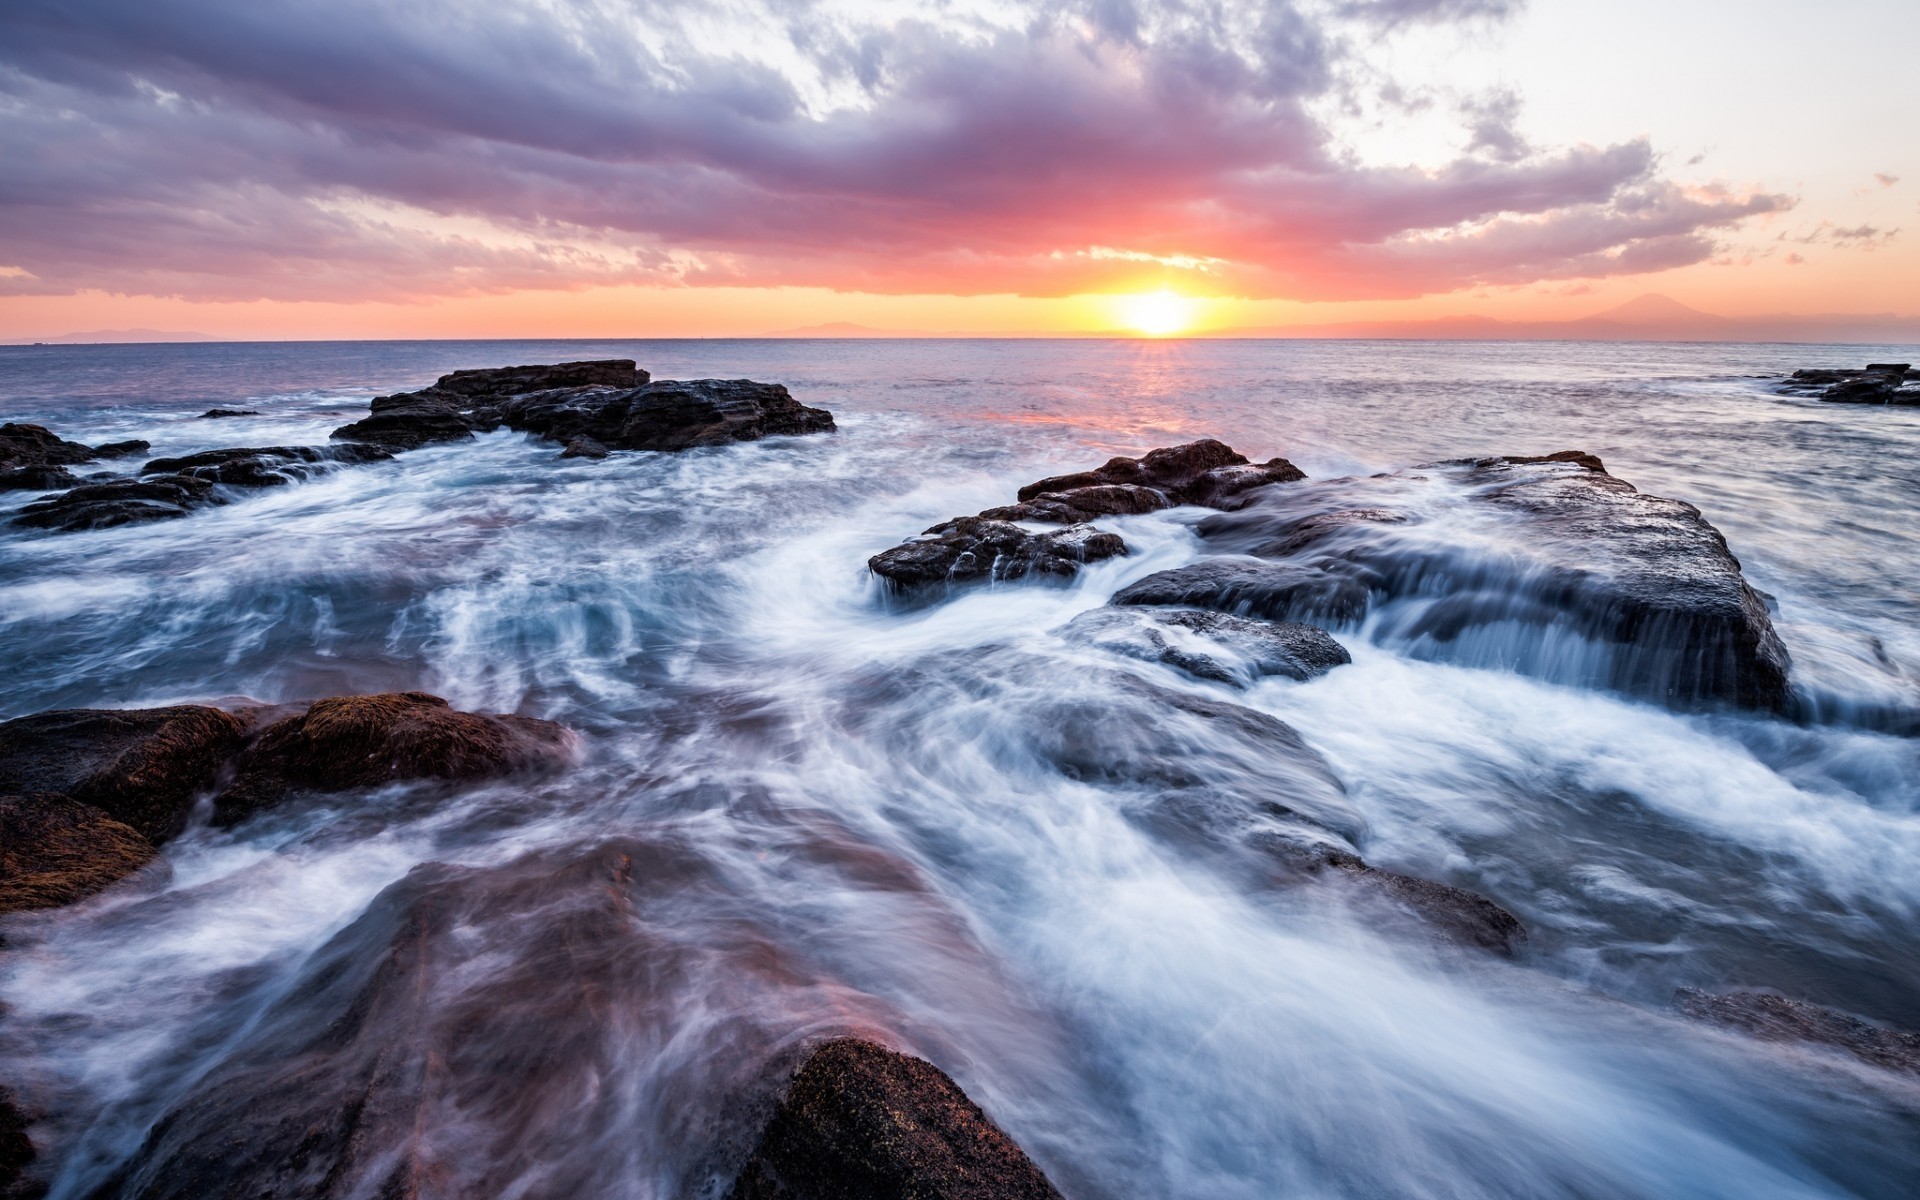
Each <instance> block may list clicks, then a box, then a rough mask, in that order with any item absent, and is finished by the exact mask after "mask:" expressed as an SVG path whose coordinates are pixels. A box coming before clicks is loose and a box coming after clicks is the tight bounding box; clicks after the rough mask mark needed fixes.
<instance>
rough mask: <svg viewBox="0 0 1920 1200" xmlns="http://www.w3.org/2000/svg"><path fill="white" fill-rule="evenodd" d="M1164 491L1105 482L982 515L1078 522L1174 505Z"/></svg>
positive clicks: (1048, 494)
mask: <svg viewBox="0 0 1920 1200" xmlns="http://www.w3.org/2000/svg"><path fill="white" fill-rule="evenodd" d="M1172 503H1173V502H1172V501H1170V500H1168V499H1167V497H1166V495H1165V493H1163V492H1160V491H1157V490H1155V489H1154V488H1150V487H1141V486H1140V485H1138V484H1132V483H1103V484H1097V485H1095V486H1092V487H1082V488H1071V489H1069V490H1067V491H1064V492H1049V493H1047V494H1046V495H1043V496H1039V497H1036V498H1035V499H1032V500H1022V501H1021V502H1020V503H1018V504H1006V505H1002V506H1001V507H999V508H989V509H987V510H986V511H984V512H982V513H981V514H980V515H981V516H982V517H985V518H987V519H988V520H991V521H1036V522H1039V523H1042V524H1047V525H1078V524H1080V523H1082V522H1084V521H1091V520H1094V519H1095V518H1098V517H1117V516H1128V515H1132V514H1135V513H1150V512H1158V511H1159V510H1160V509H1163V508H1169V507H1171V506H1172Z"/></svg>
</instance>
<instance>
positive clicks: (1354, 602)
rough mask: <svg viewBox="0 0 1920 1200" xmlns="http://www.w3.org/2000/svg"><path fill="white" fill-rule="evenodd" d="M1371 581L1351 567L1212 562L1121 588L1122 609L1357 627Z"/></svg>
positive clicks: (1118, 602)
mask: <svg viewBox="0 0 1920 1200" xmlns="http://www.w3.org/2000/svg"><path fill="white" fill-rule="evenodd" d="M1369 583H1370V576H1369V575H1368V573H1366V572H1364V571H1362V570H1360V569H1359V568H1357V567H1355V566H1353V565H1351V564H1341V563H1332V564H1307V563H1289V562H1269V561H1267V560H1265V559H1258V558H1228V557H1219V558H1206V559H1202V560H1200V561H1199V562H1197V563H1191V564H1189V565H1187V566H1184V567H1175V568H1173V569H1172V570H1167V571H1159V572H1156V573H1155V574H1152V575H1149V576H1147V577H1146V578H1145V579H1141V580H1138V581H1136V582H1134V583H1131V584H1128V585H1127V586H1126V587H1124V588H1121V589H1120V591H1119V592H1117V593H1115V594H1114V597H1113V603H1114V604H1116V605H1122V606H1127V605H1167V606H1178V607H1190V608H1209V609H1215V610H1217V611H1220V612H1225V613H1235V614H1239V615H1242V616H1251V617H1264V618H1265V619H1267V620H1269V621H1299V622H1305V623H1307V624H1314V625H1334V626H1340V625H1353V624H1357V623H1358V622H1359V620H1360V618H1361V617H1363V616H1365V615H1366V612H1367V602H1368V595H1369Z"/></svg>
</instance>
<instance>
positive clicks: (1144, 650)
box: [1058, 608, 1353, 687]
mask: <svg viewBox="0 0 1920 1200" xmlns="http://www.w3.org/2000/svg"><path fill="white" fill-rule="evenodd" d="M1058 632H1059V634H1060V636H1062V637H1064V638H1067V639H1068V640H1070V641H1076V642H1081V643H1083V644H1086V645H1090V646H1097V647H1099V648H1100V649H1102V650H1107V651H1110V652H1112V653H1115V654H1123V655H1126V656H1127V657H1129V658H1137V659H1141V660H1143V661H1146V662H1159V663H1165V664H1166V665H1167V666H1170V667H1173V668H1175V669H1176V670H1180V671H1185V672H1186V673H1187V674H1189V675H1192V676H1194V677H1196V678H1199V679H1210V680H1214V681H1217V682H1219V683H1225V684H1231V685H1233V686H1235V687H1244V686H1246V685H1247V684H1249V683H1251V682H1252V681H1254V680H1255V679H1258V678H1260V677H1262V676H1266V675H1284V676H1286V677H1288V678H1290V679H1301V680H1305V679H1313V678H1316V677H1317V676H1320V675H1324V674H1326V673H1327V672H1328V671H1330V670H1332V669H1333V668H1334V667H1337V666H1340V665H1342V664H1344V663H1348V662H1351V661H1353V660H1352V659H1351V657H1349V656H1348V654H1347V652H1346V650H1345V649H1344V648H1342V647H1341V645H1340V643H1339V642H1336V641H1334V640H1333V638H1332V637H1331V636H1329V635H1328V634H1327V633H1326V631H1325V630H1322V629H1316V628H1314V627H1313V626H1311V625H1300V624H1294V623H1291V622H1273V621H1260V620H1253V619H1251V618H1247V617H1236V616H1233V615H1231V614H1229V613H1222V612H1211V611H1206V610H1196V609H1186V608H1169V609H1159V608H1096V609H1093V610H1091V611H1089V612H1084V613H1081V614H1080V615H1079V616H1077V617H1075V618H1074V619H1073V620H1072V621H1070V622H1068V623H1067V624H1066V625H1064V626H1062V627H1061V628H1060V629H1059V631H1058Z"/></svg>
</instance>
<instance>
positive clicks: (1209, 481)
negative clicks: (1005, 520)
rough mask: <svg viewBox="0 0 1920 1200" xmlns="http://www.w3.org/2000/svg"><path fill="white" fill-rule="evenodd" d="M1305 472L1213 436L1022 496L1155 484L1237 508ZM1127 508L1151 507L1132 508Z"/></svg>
mask: <svg viewBox="0 0 1920 1200" xmlns="http://www.w3.org/2000/svg"><path fill="white" fill-rule="evenodd" d="M1305 478H1306V473H1305V472H1303V471H1301V470H1300V468H1298V467H1296V466H1294V465H1293V464H1292V463H1290V462H1288V461H1287V460H1286V459H1284V458H1275V459H1269V460H1268V461H1267V462H1264V463H1259V464H1254V463H1250V462H1248V461H1247V456H1246V455H1244V454H1240V453H1237V452H1235V451H1234V449H1233V447H1231V446H1228V445H1226V444H1225V443H1223V442H1217V441H1215V440H1213V439H1212V438H1203V439H1201V440H1200V441H1197V442H1189V443H1187V444H1186V445H1184V446H1168V447H1165V448H1163V449H1160V450H1153V451H1149V452H1148V453H1146V454H1144V455H1142V456H1140V457H1139V458H1113V459H1108V460H1107V463H1106V465H1104V466H1101V467H1098V468H1096V469H1094V470H1091V471H1081V472H1078V473H1076V474H1073V475H1056V476H1053V477H1052V478H1049V479H1042V480H1041V481H1039V482H1038V483H1030V484H1028V485H1027V486H1026V487H1023V488H1021V489H1020V493H1019V498H1020V499H1021V500H1035V499H1038V498H1040V497H1042V496H1059V497H1064V494H1065V493H1070V492H1078V491H1080V490H1081V489H1084V488H1105V487H1115V486H1128V485H1131V486H1135V487H1145V488H1152V489H1153V490H1155V491H1158V492H1160V493H1161V494H1162V495H1164V496H1165V497H1166V499H1167V501H1168V502H1169V503H1171V504H1198V505H1202V506H1204V507H1207V508H1232V507H1237V504H1236V503H1234V502H1235V501H1236V500H1237V498H1238V497H1240V495H1241V494H1242V493H1244V492H1247V491H1250V490H1252V489H1253V488H1257V487H1263V486H1265V485H1266V484H1269V483H1293V482H1296V481H1298V480H1301V479H1305ZM1126 511H1133V512H1138V511H1146V510H1142V509H1128V510H1126Z"/></svg>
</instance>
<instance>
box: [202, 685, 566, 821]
mask: <svg viewBox="0 0 1920 1200" xmlns="http://www.w3.org/2000/svg"><path fill="white" fill-rule="evenodd" d="M573 746H574V737H573V734H571V733H570V732H568V730H567V729H566V728H565V727H563V726H560V725H556V724H555V723H553V722H552V721H542V720H539V719H537V718H534V717H521V716H514V715H511V714H485V713H469V712H459V711H457V710H455V709H454V708H452V707H451V706H449V705H448V704H447V702H446V701H445V700H442V699H441V698H440V697H438V696H430V695H428V694H426V693H425V692H398V693H385V694H381V695H374V696H336V697H333V698H331V699H327V700H316V701H314V702H313V704H311V705H310V706H308V707H307V709H306V710H305V711H304V712H300V713H297V714H295V715H292V716H288V717H285V718H282V719H281V720H279V721H276V722H274V723H273V724H271V725H268V726H267V727H266V728H265V729H263V730H261V731H260V733H259V734H258V736H256V737H255V738H254V739H253V740H252V741H251V742H249V743H248V744H247V746H246V747H245V749H243V750H241V752H240V754H239V756H238V757H237V758H236V759H235V760H234V765H233V777H232V779H231V780H230V781H229V782H228V783H227V784H226V786H225V787H223V788H222V789H221V791H220V794H219V795H218V796H216V797H215V798H214V821H215V823H217V824H232V823H235V822H237V821H240V820H242V819H243V818H245V817H247V816H249V815H250V814H252V813H253V812H255V811H257V810H259V809H260V808H263V807H265V806H267V805H270V804H272V803H274V802H275V801H277V800H279V799H280V798H281V797H283V796H286V795H288V794H290V793H299V792H315V793H325V792H342V791H349V790H352V789H355V788H367V787H378V786H379V785H381V784H385V783H393V782H396V781H399V780H408V779H442V780H450V781H468V780H481V779H495V778H499V777H502V776H506V775H511V774H515V773H518V772H522V771H528V770H534V769H537V768H541V767H549V766H555V765H558V764H561V763H564V762H566V761H567V760H568V759H569V758H570V757H571V756H572V752H573Z"/></svg>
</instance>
